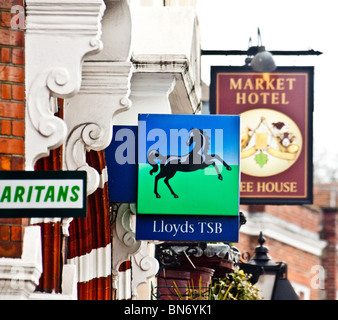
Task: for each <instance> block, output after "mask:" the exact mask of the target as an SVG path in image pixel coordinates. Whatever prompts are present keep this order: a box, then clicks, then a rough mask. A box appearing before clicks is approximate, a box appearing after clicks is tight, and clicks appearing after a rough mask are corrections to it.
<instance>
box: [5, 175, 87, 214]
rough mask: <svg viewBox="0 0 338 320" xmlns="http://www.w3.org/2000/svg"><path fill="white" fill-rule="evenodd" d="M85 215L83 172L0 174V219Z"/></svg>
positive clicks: (85, 181) (84, 180) (85, 197)
mask: <svg viewBox="0 0 338 320" xmlns="http://www.w3.org/2000/svg"><path fill="white" fill-rule="evenodd" d="M86 216H87V173H86V172H85V171H0V218H21V217H25V218H33V217H77V218H83V217H86Z"/></svg>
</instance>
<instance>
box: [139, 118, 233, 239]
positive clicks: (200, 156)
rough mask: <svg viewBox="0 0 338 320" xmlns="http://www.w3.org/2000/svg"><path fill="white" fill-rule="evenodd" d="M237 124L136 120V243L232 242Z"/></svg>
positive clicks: (224, 120) (208, 120) (205, 120)
mask: <svg viewBox="0 0 338 320" xmlns="http://www.w3.org/2000/svg"><path fill="white" fill-rule="evenodd" d="M239 120H240V119H239V116H237V115H234V116H215V115H170V114H169V115H162V114H161V115H160V114H140V115H139V125H138V191H137V219H136V237H137V239H140V240H167V241H169V240H205V241H222V239H223V241H236V239H237V238H238V228H239V224H238V210H239V172H240V168H239V135H240V133H239V125H240V124H239ZM227 218H228V219H227ZM228 228H230V229H232V230H233V233H235V234H236V235H237V236H233V235H230V233H229V232H227V231H226V230H227V229H228ZM227 236H228V237H231V240H230V238H229V239H227ZM213 239H215V240H213ZM216 239H217V240H216Z"/></svg>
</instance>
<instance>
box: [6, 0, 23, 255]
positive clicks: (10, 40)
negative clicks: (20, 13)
mask: <svg viewBox="0 0 338 320" xmlns="http://www.w3.org/2000/svg"><path fill="white" fill-rule="evenodd" d="M14 5H21V6H22V5H23V0H0V170H24V160H25V159H24V150H25V141H24V136H25V111H24V110H25V105H24V101H25V86H24V83H25V68H24V65H25V61H24V31H23V30H20V29H18V28H16V29H13V28H11V19H12V18H15V16H16V13H11V8H12V7H13V6H14ZM0 192H1V190H0ZM27 225H28V220H27V219H5V218H1V214H0V257H11V258H19V257H21V254H22V241H23V230H24V226H27Z"/></svg>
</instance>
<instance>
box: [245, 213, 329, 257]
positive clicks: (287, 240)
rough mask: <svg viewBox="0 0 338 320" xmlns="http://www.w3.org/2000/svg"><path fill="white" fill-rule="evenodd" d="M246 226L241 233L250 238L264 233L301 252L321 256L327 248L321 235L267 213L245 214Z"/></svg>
mask: <svg viewBox="0 0 338 320" xmlns="http://www.w3.org/2000/svg"><path fill="white" fill-rule="evenodd" d="M245 217H246V219H247V221H246V224H244V225H243V226H242V227H241V230H240V232H241V233H243V234H247V235H249V236H254V235H255V236H256V235H258V234H259V233H260V231H262V232H263V234H264V236H266V237H268V238H272V239H274V240H277V241H279V242H282V243H284V244H287V245H289V246H292V247H295V248H297V249H299V250H302V251H305V252H308V253H311V254H313V255H316V256H319V257H320V256H321V255H322V254H323V250H324V248H325V247H326V244H327V243H326V241H324V240H321V239H320V238H319V234H317V233H315V232H311V231H309V230H305V229H303V228H301V227H299V226H297V225H295V224H293V223H290V222H288V221H285V220H282V219H279V218H277V217H274V216H272V215H270V214H268V213H266V212H255V213H251V214H250V213H248V212H245Z"/></svg>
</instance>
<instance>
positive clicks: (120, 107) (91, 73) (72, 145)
mask: <svg viewBox="0 0 338 320" xmlns="http://www.w3.org/2000/svg"><path fill="white" fill-rule="evenodd" d="M130 34H131V17H130V10H129V2H128V1H126V0H121V1H111V0H106V11H105V14H104V17H103V20H102V42H103V45H104V47H103V50H102V51H100V52H99V53H98V54H96V55H92V56H91V57H90V58H87V59H85V61H84V63H83V68H82V85H81V88H80V91H79V93H78V94H77V95H76V96H73V97H71V98H69V99H66V100H65V102H64V119H65V122H66V124H67V127H68V135H67V138H66V143H65V151H64V159H63V161H64V163H63V167H64V170H84V171H86V172H87V195H89V194H91V193H93V192H94V191H95V190H96V189H97V188H98V187H99V183H100V177H99V174H98V172H97V171H96V170H95V169H94V168H92V167H90V166H89V165H88V163H87V161H86V152H87V151H90V150H95V151H100V150H104V149H105V148H106V147H108V146H109V144H110V142H111V140H112V134H113V125H114V124H115V123H116V120H115V117H116V115H117V114H119V113H121V112H123V111H126V110H128V109H129V108H130V106H131V101H130V100H129V94H130V79H131V75H132V63H131V62H130V46H131V38H130V37H129V35H130ZM125 35H127V36H125Z"/></svg>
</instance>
